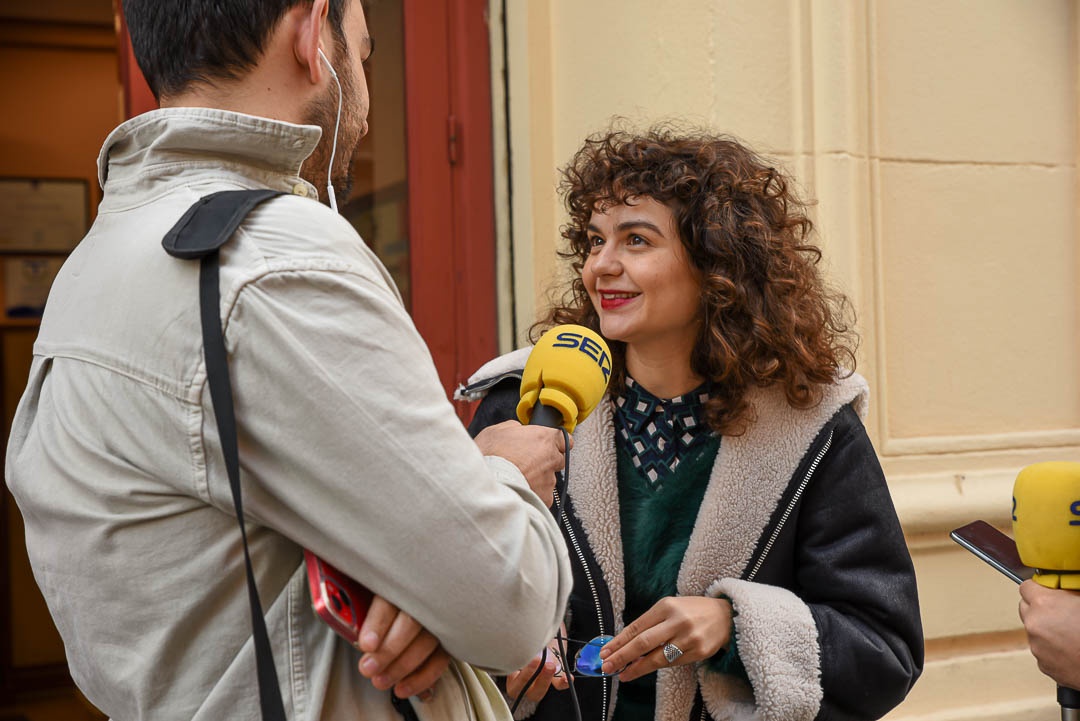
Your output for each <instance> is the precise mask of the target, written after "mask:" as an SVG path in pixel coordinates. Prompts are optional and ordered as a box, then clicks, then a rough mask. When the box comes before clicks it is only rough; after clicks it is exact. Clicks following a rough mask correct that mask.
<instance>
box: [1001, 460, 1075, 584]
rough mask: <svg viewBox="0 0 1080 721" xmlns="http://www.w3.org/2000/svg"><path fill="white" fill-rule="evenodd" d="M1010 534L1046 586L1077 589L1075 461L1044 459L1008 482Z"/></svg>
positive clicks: (1040, 581)
mask: <svg viewBox="0 0 1080 721" xmlns="http://www.w3.org/2000/svg"><path fill="white" fill-rule="evenodd" d="M1012 521H1013V536H1014V537H1015V538H1016V550H1017V551H1019V552H1020V560H1021V561H1023V562H1024V565H1026V566H1031V567H1032V568H1034V569H1036V570H1035V576H1034V577H1033V578H1034V580H1035V581H1036V582H1037V583H1039V584H1041V585H1043V586H1046V587H1047V588H1066V589H1070V590H1074V591H1080V463H1073V462H1069V461H1049V462H1046V463H1035V464H1034V465H1030V466H1028V467H1027V468H1024V469H1023V470H1021V471H1020V474H1019V475H1018V476H1017V477H1016V483H1015V484H1014V485H1013V516H1012Z"/></svg>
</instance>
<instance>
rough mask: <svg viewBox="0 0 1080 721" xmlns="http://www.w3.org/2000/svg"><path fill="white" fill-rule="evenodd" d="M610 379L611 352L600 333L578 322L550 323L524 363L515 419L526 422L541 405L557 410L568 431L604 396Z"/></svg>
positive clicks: (583, 418) (571, 430)
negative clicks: (549, 326)
mask: <svg viewBox="0 0 1080 721" xmlns="http://www.w3.org/2000/svg"><path fill="white" fill-rule="evenodd" d="M610 378H611V352H610V351H609V350H608V346H607V343H605V342H604V339H603V338H601V337H600V335H599V334H597V333H596V332H595V331H592V330H590V329H588V328H586V327H585V326H580V325H558V326H555V327H554V328H552V329H551V330H549V331H547V332H546V333H544V335H543V336H541V337H540V340H539V341H537V343H536V346H535V347H534V348H533V349H532V352H531V353H530V354H529V359H528V361H526V363H525V371H524V372H523V373H522V376H521V400H520V401H518V405H517V416H518V420H520V421H521V422H522V423H524V424H528V423H529V421H530V419H531V417H532V413H533V409H534V408H535V407H536V405H537V403H540V404H543V405H545V406H548V407H549V408H554V409H556V410H558V411H559V413H561V414H562V424H561V425H562V426H563V427H564V428H566V430H567V431H569V432H573V430H574V428H575V427H576V426H577V424H578V423H580V422H581V421H583V420H585V417H586V416H588V415H589V413H591V412H592V410H593V408H595V407H596V404H597V403H599V402H600V399H601V398H603V397H604V392H605V391H606V390H607V385H608V380H609V379H610Z"/></svg>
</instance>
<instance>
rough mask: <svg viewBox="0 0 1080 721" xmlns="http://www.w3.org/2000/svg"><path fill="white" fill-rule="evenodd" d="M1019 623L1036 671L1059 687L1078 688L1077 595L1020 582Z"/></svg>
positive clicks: (1079, 628)
mask: <svg viewBox="0 0 1080 721" xmlns="http://www.w3.org/2000/svg"><path fill="white" fill-rule="evenodd" d="M1020 620H1021V621H1023V622H1024V629H1025V630H1027V634H1028V645H1029V646H1031V653H1032V654H1034V655H1035V659H1036V660H1037V661H1038V662H1039V670H1040V671H1042V672H1043V673H1045V674H1046V675H1047V676H1049V677H1050V678H1052V679H1054V680H1055V681H1057V682H1058V684H1060V685H1061V686H1067V687H1069V688H1080V591H1064V590H1060V589H1056V588H1044V587H1043V586H1040V585H1039V584H1037V583H1035V581H1024V582H1023V583H1022V584H1020Z"/></svg>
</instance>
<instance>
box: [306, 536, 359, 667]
mask: <svg viewBox="0 0 1080 721" xmlns="http://www.w3.org/2000/svg"><path fill="white" fill-rule="evenodd" d="M304 564H305V565H306V566H307V576H308V588H309V589H310V590H311V605H312V607H313V608H314V609H315V613H316V614H318V616H319V618H321V619H322V620H323V621H325V622H326V624H327V625H328V626H330V628H332V629H334V630H335V631H337V632H338V633H339V634H340V635H341V636H342V637H343V638H344V639H345V640H346V641H348V642H349V643H351V644H352V645H353V646H356V645H357V644H358V643H359V639H360V625H361V624H363V622H364V617H365V616H367V611H368V608H369V607H370V606H371V599H372V595H373V594H372V593H371V591H369V590H368V589H367V588H365V587H364V586H362V585H361V584H360V583H358V582H357V581H355V580H353V579H352V578H350V577H349V576H346V575H345V574H344V573H342V572H341V571H339V570H338V569H336V568H334V567H333V566H331V565H330V564H329V563H327V562H326V561H324V560H322V559H321V558H319V557H318V556H316V555H315V554H314V553H312V552H311V551H309V550H307V549H306V548H305V549H304Z"/></svg>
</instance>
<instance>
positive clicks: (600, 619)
mask: <svg viewBox="0 0 1080 721" xmlns="http://www.w3.org/2000/svg"><path fill="white" fill-rule="evenodd" d="M554 493H555V505H556V506H558V507H559V508H560V509H561V513H560V515H561V516H562V522H563V528H565V529H566V535H567V536H569V537H570V545H572V546H573V547H574V553H575V554H576V555H577V557H578V561H580V562H581V568H582V570H583V571H585V579H586V580H587V581H588V582H589V591H591V592H592V598H593V604H594V605H595V606H596V620H597V624H598V626H599V627H600V634H599V635H601V636H603V635H605V632H604V613H603V611H602V610H601V609H600V593H599V592H598V591H597V590H596V583H595V582H594V581H593V577H592V572H591V571H590V570H589V564H588V563H586V562H585V554H584V553H582V551H581V546H580V545H579V544H578V540H577V536H576V535H575V534H574V529H573V527H572V526H571V525H570V519H569V518H568V517H567V515H566V508H565V507H564V506H563V504H562V500H561V499H560V498H559V489H557V488H556V489H555V491H554ZM566 660H567V661H568V662H569V659H566ZM600 685H601V688H602V689H603V691H604V704H603V707H602V709H603V712H602V713H601V715H600V718H601V719H605V720H606V719H607V707H608V679H606V678H605V679H601V681H600Z"/></svg>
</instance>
